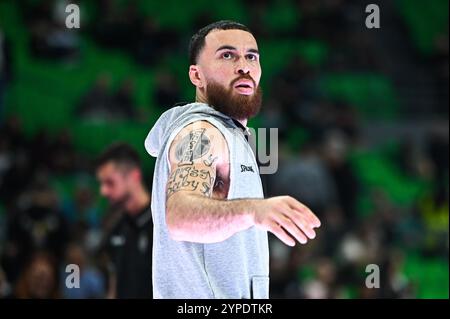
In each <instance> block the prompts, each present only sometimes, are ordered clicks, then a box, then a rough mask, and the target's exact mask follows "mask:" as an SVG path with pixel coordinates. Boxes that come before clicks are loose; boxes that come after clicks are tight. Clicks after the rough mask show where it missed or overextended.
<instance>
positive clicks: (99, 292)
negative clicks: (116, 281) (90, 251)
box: [60, 243, 106, 299]
mask: <svg viewBox="0 0 450 319" xmlns="http://www.w3.org/2000/svg"><path fill="white" fill-rule="evenodd" d="M67 265H77V266H78V267H79V270H80V282H79V287H77V288H69V287H67V286H66V285H65V280H66V278H67V276H68V273H66V271H65V268H66V266H67ZM60 284H61V294H62V296H63V297H64V298H67V299H87V298H103V297H104V296H105V291H106V289H105V288H106V287H105V280H104V277H103V276H102V274H101V273H100V272H99V271H98V270H97V269H96V268H95V267H93V266H92V264H91V263H90V261H89V260H88V255H87V254H86V252H85V250H84V249H83V247H82V246H81V245H80V244H77V243H71V244H69V245H68V246H67V249H66V256H65V262H64V264H63V265H62V267H61V270H60Z"/></svg>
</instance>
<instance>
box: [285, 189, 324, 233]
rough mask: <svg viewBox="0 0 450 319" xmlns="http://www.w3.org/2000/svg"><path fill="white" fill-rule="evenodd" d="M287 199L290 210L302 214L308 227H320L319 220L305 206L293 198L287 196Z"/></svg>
mask: <svg viewBox="0 0 450 319" xmlns="http://www.w3.org/2000/svg"><path fill="white" fill-rule="evenodd" d="M287 197H288V203H289V205H290V206H291V208H292V209H294V210H296V211H298V212H300V213H303V215H304V216H305V217H306V218H307V219H308V220H309V222H310V225H311V227H312V228H317V227H320V225H321V222H320V220H319V218H318V217H317V216H316V215H315V214H314V213H313V212H312V211H311V210H310V209H309V208H308V207H306V206H305V205H303V204H302V203H300V202H299V201H298V200H296V199H295V198H293V197H290V196H287Z"/></svg>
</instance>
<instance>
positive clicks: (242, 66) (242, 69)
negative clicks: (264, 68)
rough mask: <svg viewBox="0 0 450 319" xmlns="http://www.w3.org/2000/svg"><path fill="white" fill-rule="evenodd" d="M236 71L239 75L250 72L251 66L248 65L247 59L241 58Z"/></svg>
mask: <svg viewBox="0 0 450 319" xmlns="http://www.w3.org/2000/svg"><path fill="white" fill-rule="evenodd" d="M236 73H237V74H239V75H244V74H249V73H250V68H249V67H248V64H247V62H245V60H243V59H240V60H239V62H238V66H237V68H236Z"/></svg>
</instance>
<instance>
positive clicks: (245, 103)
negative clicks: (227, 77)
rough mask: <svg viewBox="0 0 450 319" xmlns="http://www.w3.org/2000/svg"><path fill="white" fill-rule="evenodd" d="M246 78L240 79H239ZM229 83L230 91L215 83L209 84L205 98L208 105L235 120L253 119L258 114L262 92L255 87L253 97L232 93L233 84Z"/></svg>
mask: <svg viewBox="0 0 450 319" xmlns="http://www.w3.org/2000/svg"><path fill="white" fill-rule="evenodd" d="M242 78H246V77H240V78H239V79H242ZM239 79H236V80H234V81H233V82H232V83H231V87H230V89H226V88H225V86H223V85H220V84H218V83H216V82H210V83H208V84H207V86H206V96H207V99H208V104H210V105H211V107H213V108H214V109H215V110H217V111H219V112H221V113H223V114H225V115H228V116H229V117H231V118H234V119H235V120H244V119H249V118H252V117H254V116H255V115H256V114H258V113H259V110H260V109H261V102H262V90H261V88H260V87H259V86H258V87H256V90H255V93H253V95H243V94H238V93H235V92H233V90H234V83H235V82H237V80H239Z"/></svg>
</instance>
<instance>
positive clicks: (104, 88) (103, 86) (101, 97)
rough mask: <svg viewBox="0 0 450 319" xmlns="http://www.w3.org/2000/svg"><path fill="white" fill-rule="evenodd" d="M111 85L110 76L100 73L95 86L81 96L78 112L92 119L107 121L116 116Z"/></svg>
mask: <svg viewBox="0 0 450 319" xmlns="http://www.w3.org/2000/svg"><path fill="white" fill-rule="evenodd" d="M110 86H111V78H110V76H109V75H107V74H101V75H99V76H98V77H97V80H96V82H95V84H94V86H93V87H92V88H91V89H89V91H88V92H87V93H86V94H85V95H84V96H83V97H82V98H81V102H80V105H79V106H78V108H77V114H78V115H79V116H81V117H83V118H85V119H90V120H104V121H107V120H109V119H112V118H114V108H113V104H112V97H111V95H110V89H111V87H110Z"/></svg>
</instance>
